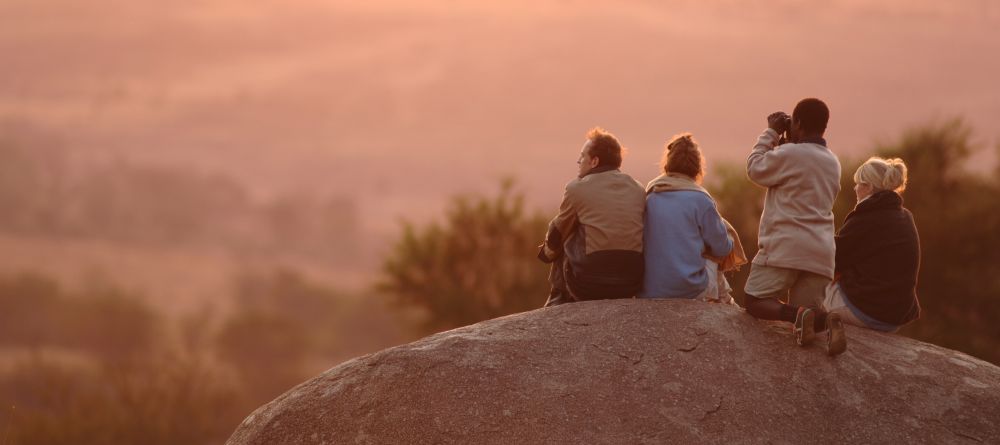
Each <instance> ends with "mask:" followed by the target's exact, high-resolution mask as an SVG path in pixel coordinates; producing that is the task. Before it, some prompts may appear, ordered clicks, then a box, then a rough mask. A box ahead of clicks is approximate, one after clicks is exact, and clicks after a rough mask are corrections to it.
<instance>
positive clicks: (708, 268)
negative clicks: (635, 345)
mask: <svg viewBox="0 0 1000 445" xmlns="http://www.w3.org/2000/svg"><path fill="white" fill-rule="evenodd" d="M660 168H661V169H662V171H663V173H662V174H661V175H660V176H658V177H656V178H655V179H653V180H652V181H650V182H649V184H648V185H646V222H645V226H644V231H643V243H644V244H645V246H644V248H643V255H644V256H645V259H646V264H645V266H646V274H645V278H644V279H643V287H642V291H641V292H639V295H638V296H639V297H640V298H686V299H696V300H701V301H707V302H716V303H724V304H735V303H734V302H733V297H732V296H731V295H730V291H731V290H732V289H731V288H730V287H729V282H727V281H726V277H725V275H723V272H725V271H729V270H735V269H737V268H739V266H740V265H743V264H746V256H745V254H744V253H743V247H742V245H741V244H740V242H739V235H737V234H736V230H735V229H733V228H732V226H731V225H729V223H727V222H726V220H724V219H722V216H720V215H719V211H718V209H717V208H716V205H715V200H714V199H712V195H711V194H709V193H708V190H705V188H704V187H702V186H701V182H702V178H703V177H704V176H705V159H704V156H702V153H701V148H700V147H699V146H698V143H697V142H696V141H695V140H694V137H692V136H691V133H682V134H679V135H676V136H674V137H673V138H671V140H670V141H669V142H667V144H666V149H665V150H664V151H663V159H662V160H661V161H660Z"/></svg>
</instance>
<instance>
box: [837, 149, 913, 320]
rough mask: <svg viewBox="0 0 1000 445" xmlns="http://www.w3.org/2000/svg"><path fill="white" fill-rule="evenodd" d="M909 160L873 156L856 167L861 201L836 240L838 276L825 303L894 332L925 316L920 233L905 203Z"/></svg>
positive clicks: (848, 316) (849, 316) (847, 315)
mask: <svg viewBox="0 0 1000 445" xmlns="http://www.w3.org/2000/svg"><path fill="white" fill-rule="evenodd" d="M906 182H907V171H906V164H904V163H903V161H902V160H901V159H895V158H894V159H882V158H878V157H873V158H870V159H868V160H867V161H865V163H864V164H861V167H858V170H857V171H856V172H855V173H854V183H855V185H854V191H855V193H856V195H857V199H858V204H857V205H856V206H855V207H854V210H853V211H851V213H850V214H848V215H847V219H846V220H845V221H844V226H843V227H842V228H841V229H840V232H839V233H838V234H837V236H836V238H835V240H836V244H837V254H836V266H835V271H834V274H835V279H834V282H833V283H831V284H830V286H828V287H827V292H826V298H825V300H824V302H823V306H824V309H826V311H828V312H829V313H837V314H840V318H841V319H842V320H844V321H845V322H847V323H849V324H853V325H857V326H861V327H866V328H870V329H875V330H879V331H885V332H893V331H895V330H897V329H899V328H900V327H902V326H903V325H905V324H907V323H909V322H911V321H913V320H916V319H917V318H918V317H919V316H920V303H919V301H918V300H917V293H916V286H917V273H918V272H919V270H920V238H919V236H918V235H917V228H916V226H915V225H914V223H913V215H912V214H910V211H909V210H907V209H906V208H905V207H903V198H902V196H900V194H901V193H902V192H903V190H905V189H906Z"/></svg>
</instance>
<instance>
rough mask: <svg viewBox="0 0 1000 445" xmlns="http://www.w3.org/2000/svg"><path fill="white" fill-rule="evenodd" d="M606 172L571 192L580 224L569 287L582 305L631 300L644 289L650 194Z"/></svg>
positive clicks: (572, 242)
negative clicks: (645, 227)
mask: <svg viewBox="0 0 1000 445" xmlns="http://www.w3.org/2000/svg"><path fill="white" fill-rule="evenodd" d="M601 170H602V169H600V168H598V169H595V170H594V171H592V172H591V173H590V174H588V175H586V176H584V177H583V178H579V179H577V180H574V182H573V183H571V184H570V185H569V186H568V187H567V194H568V195H570V196H571V197H572V199H573V202H574V205H575V207H576V209H577V218H578V223H577V227H576V230H575V231H574V232H573V233H572V234H571V236H570V238H569V239H567V241H566V244H565V252H566V258H567V260H568V261H569V264H570V267H569V272H570V274H569V276H568V277H567V281H568V282H569V286H570V289H571V291H572V292H573V294H574V295H576V296H577V297H578V298H579V299H581V300H593V299H602V298H619V297H624V296H632V295H634V294H635V293H636V292H637V291H638V290H639V287H640V285H641V283H642V281H641V280H642V271H643V258H642V227H643V212H644V207H645V196H646V193H645V190H644V189H643V187H642V185H641V184H639V183H638V182H637V181H636V180H635V179H633V178H632V177H631V176H629V175H627V174H625V173H622V172H621V171H620V170H618V169H609V170H605V171H601Z"/></svg>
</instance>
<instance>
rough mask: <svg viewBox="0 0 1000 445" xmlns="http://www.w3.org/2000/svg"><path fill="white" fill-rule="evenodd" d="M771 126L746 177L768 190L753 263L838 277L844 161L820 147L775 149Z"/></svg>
mask: <svg viewBox="0 0 1000 445" xmlns="http://www.w3.org/2000/svg"><path fill="white" fill-rule="evenodd" d="M777 141H778V133H777V132H776V131H774V130H772V129H770V128H768V129H767V130H765V131H764V133H763V134H761V135H760V137H759V138H757V144H756V145H754V147H753V151H751V152H750V156H749V157H748V158H747V177H749V178H750V180H751V181H753V182H754V183H755V184H757V185H760V186H762V187H767V195H766V196H765V198H764V213H763V214H761V216H760V231H759V233H758V237H757V239H758V245H759V247H760V250H758V251H757V255H756V256H755V257H754V259H753V263H754V264H760V265H764V266H776V267H784V268H789V269H797V270H804V271H807V272H812V273H816V274H819V275H822V276H825V277H829V278H831V279H832V278H833V263H834V253H835V252H834V249H835V245H834V241H833V202H834V200H835V199H836V198H837V193H839V192H840V161H839V160H838V159H837V156H836V155H834V154H833V152H831V151H830V150H829V149H828V148H826V147H825V146H823V145H822V144H819V143H808V142H807V143H799V144H784V145H781V146H778V147H775V145H776V144H777Z"/></svg>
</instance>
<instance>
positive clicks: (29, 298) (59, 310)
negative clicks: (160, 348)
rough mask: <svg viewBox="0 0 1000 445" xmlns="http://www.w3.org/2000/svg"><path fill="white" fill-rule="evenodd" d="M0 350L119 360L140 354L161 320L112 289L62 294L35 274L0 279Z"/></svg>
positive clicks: (64, 292) (133, 300)
mask: <svg viewBox="0 0 1000 445" xmlns="http://www.w3.org/2000/svg"><path fill="white" fill-rule="evenodd" d="M0 307H2V308H3V310H2V311H0V346H4V345H6V346H13V345H18V346H31V347H42V346H57V347H62V348H71V349H79V350H82V351H85V352H87V353H89V354H92V355H96V356H98V357H101V358H102V359H105V360H108V361H113V362H123V361H129V360H133V359H135V358H137V357H139V356H141V355H143V354H144V353H145V352H146V351H147V350H148V349H149V348H150V346H151V345H152V344H153V343H154V340H155V339H154V337H156V336H157V335H158V334H159V333H160V331H159V329H160V327H161V326H160V320H159V319H158V317H157V316H156V315H155V314H154V313H153V311H152V310H151V309H150V308H149V307H148V306H146V305H145V304H143V303H141V300H140V299H139V297H138V296H135V295H130V294H125V293H123V292H120V291H118V290H115V289H101V288H94V289H91V290H89V291H86V292H66V291H63V290H62V289H61V288H60V287H59V286H58V285H57V284H56V283H55V282H54V281H52V280H50V279H47V278H44V277H42V276H39V275H33V274H24V275H18V276H13V277H0Z"/></svg>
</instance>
